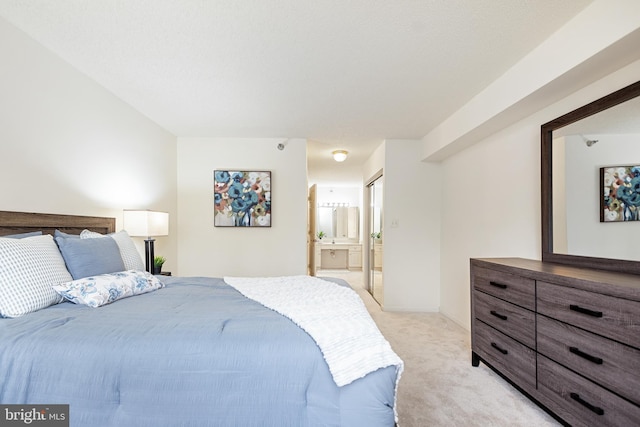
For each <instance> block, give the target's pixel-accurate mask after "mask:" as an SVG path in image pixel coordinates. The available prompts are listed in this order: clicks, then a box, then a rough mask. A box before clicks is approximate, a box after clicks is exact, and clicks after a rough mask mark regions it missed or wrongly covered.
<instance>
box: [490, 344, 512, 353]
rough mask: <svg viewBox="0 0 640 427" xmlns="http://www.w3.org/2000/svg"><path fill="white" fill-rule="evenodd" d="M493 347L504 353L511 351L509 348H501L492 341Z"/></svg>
mask: <svg viewBox="0 0 640 427" xmlns="http://www.w3.org/2000/svg"><path fill="white" fill-rule="evenodd" d="M491 347H493V348H495V349H496V350H498V351H499V352H500V353H502V354H509V352H508V351H507V350H505V349H504V348H500V346H499V345H498V344H496V343H494V342H492V343H491Z"/></svg>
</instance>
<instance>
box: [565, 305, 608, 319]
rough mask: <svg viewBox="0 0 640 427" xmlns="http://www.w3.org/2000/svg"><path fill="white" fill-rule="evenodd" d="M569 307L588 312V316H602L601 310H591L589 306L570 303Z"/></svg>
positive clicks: (580, 311) (584, 312)
mask: <svg viewBox="0 0 640 427" xmlns="http://www.w3.org/2000/svg"><path fill="white" fill-rule="evenodd" d="M569 309H570V310H572V311H577V312H578V313H582V314H586V315H587V316H593V317H602V312H601V311H594V310H589V309H588V308H584V307H580V306H579V305H574V304H571V305H569Z"/></svg>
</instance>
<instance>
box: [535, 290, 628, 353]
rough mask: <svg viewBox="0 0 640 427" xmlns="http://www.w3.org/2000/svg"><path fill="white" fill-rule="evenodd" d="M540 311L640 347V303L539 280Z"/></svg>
mask: <svg viewBox="0 0 640 427" xmlns="http://www.w3.org/2000/svg"><path fill="white" fill-rule="evenodd" d="M537 288H538V313H540V314H544V315H546V316H548V317H552V318H554V319H558V320H562V321H563V322H565V323H569V324H572V325H575V326H577V327H579V328H583V329H586V330H588V331H591V332H593V333H596V334H598V335H602V336H605V337H608V338H612V339H614V340H616V341H620V342H622V343H625V344H628V345H631V346H633V347H636V348H640V302H638V301H632V300H625V299H621V298H616V297H611V296H607V295H601V294H596V293H593V292H587V291H583V290H579V289H574V288H568V287H564V286H558V285H553V284H551V283H546V282H542V281H539V282H538V283H537Z"/></svg>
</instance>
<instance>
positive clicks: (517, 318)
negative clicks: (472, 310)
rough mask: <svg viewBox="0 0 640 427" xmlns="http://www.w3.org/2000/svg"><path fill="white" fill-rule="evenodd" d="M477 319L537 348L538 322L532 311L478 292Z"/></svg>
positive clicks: (475, 299)
mask: <svg viewBox="0 0 640 427" xmlns="http://www.w3.org/2000/svg"><path fill="white" fill-rule="evenodd" d="M474 302H475V307H476V318H477V319H478V320H481V321H483V322H484V323H486V324H488V325H490V326H493V327H494V328H496V329H497V330H499V331H500V332H502V333H504V334H507V335H509V336H510V337H511V338H513V339H515V340H516V341H519V342H521V343H522V344H524V345H526V346H528V347H531V348H535V347H536V327H535V326H536V321H535V314H534V313H533V311H531V310H527V309H526V308H523V307H520V306H517V305H514V304H511V303H509V302H506V301H503V300H501V299H498V298H495V297H493V296H491V295H487V294H485V293H483V292H480V291H476V294H475V296H474Z"/></svg>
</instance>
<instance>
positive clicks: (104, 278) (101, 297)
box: [53, 270, 164, 308]
mask: <svg viewBox="0 0 640 427" xmlns="http://www.w3.org/2000/svg"><path fill="white" fill-rule="evenodd" d="M163 287H164V284H163V283H162V282H160V281H159V280H158V278H157V277H155V276H154V275H153V274H151V273H148V272H146V271H138V270H130V271H120V272H118V273H109V274H101V275H99V276H93V277H84V278H82V279H78V280H73V281H71V282H66V283H61V284H59V285H54V286H53V289H55V290H56V292H58V293H59V294H60V295H62V296H63V297H64V298H65V299H68V300H69V301H71V302H73V303H75V304H84V305H87V306H89V307H93V308H96V307H100V306H102V305H105V304H109V303H112V302H114V301H117V300H119V299H122V298H127V297H130V296H134V295H140V294H145V293H147V292H151V291H155V290H156V289H160V288H163Z"/></svg>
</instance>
